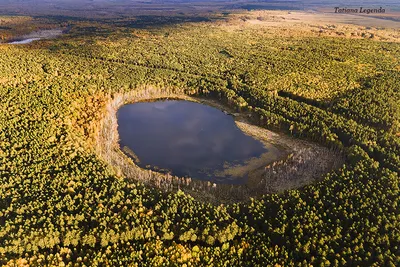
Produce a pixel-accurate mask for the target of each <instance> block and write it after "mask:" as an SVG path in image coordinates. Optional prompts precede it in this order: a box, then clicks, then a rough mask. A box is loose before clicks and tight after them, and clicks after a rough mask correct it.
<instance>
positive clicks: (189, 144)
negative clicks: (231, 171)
mask: <svg viewBox="0 0 400 267" xmlns="http://www.w3.org/2000/svg"><path fill="white" fill-rule="evenodd" d="M117 117H118V132H119V136H120V146H121V149H122V150H123V151H124V150H125V151H126V147H128V148H129V149H130V150H131V151H133V152H134V154H135V155H136V157H137V158H138V159H139V162H138V161H137V160H135V162H136V164H137V165H139V166H140V167H143V168H148V169H155V168H154V167H155V166H156V167H157V168H161V169H164V170H169V171H170V172H171V173H172V174H173V175H177V176H181V177H184V176H189V177H191V178H196V179H202V180H208V181H211V182H215V183H230V184H237V183H244V182H245V181H246V177H241V178H237V177H236V178H235V179H231V177H216V176H215V172H216V171H220V170H223V169H224V165H225V167H226V164H227V163H229V164H240V163H243V162H244V161H246V160H248V159H250V158H253V157H259V156H260V155H261V154H263V153H265V152H267V149H266V148H265V147H264V146H263V144H262V143H261V142H260V141H258V140H256V139H254V138H252V137H250V136H248V135H245V134H244V133H243V132H242V131H241V130H240V129H239V128H238V127H237V126H236V124H235V122H234V119H233V117H232V116H230V115H226V114H225V113H224V112H222V111H221V110H219V109H216V108H213V107H210V106H207V105H203V104H199V103H194V102H190V101H180V100H179V101H177V100H166V101H157V102H144V103H134V104H128V105H125V106H123V107H121V108H120V109H119V111H118V113H117ZM124 147H125V148H124ZM127 154H128V155H129V154H131V153H129V152H128V153H127ZM131 157H132V158H135V156H131Z"/></svg>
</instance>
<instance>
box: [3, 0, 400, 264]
mask: <svg viewBox="0 0 400 267" xmlns="http://www.w3.org/2000/svg"><path fill="white" fill-rule="evenodd" d="M10 6H12V5H10ZM24 12H25V11H24ZM77 13H78V11H77ZM114 15H115V14H114ZM332 18H333V15H332ZM335 18H336V19H337V20H335V21H334V22H332V21H327V20H325V17H324V16H323V15H315V14H314V15H311V14H310V13H302V12H290V13H289V11H251V12H241V13H240V12H236V11H235V12H231V13H230V14H227V13H226V12H223V13H219V12H212V14H208V15H207V16H204V14H202V15H200V14H199V15H198V16H193V15H192V16H186V15H182V14H177V15H174V16H137V17H134V16H131V17H125V16H120V17H119V18H114V19H108V18H103V19H101V18H96V19H94V18H79V17H73V18H72V17H47V18H39V17H35V18H33V17H10V16H8V17H2V18H1V19H0V21H1V23H2V24H1V25H0V26H1V28H0V34H1V35H3V36H4V41H7V40H11V39H12V38H15V37H17V36H20V35H24V34H27V33H29V29H32V31H37V30H40V29H43V28H46V29H56V28H59V27H68V29H69V31H68V33H66V34H64V35H62V36H60V37H59V38H56V39H49V40H40V41H36V42H33V43H30V44H27V45H11V44H5V43H2V44H0V52H1V53H0V69H1V71H0V99H1V100H0V109H1V110H2V111H4V112H1V113H0V180H1V181H2V182H1V186H0V264H1V265H4V266H27V265H28V266H84V265H85V266H185V265H186V266H300V265H305V266H311V265H312V266H331V265H332V266H346V265H347V266H398V265H400V254H399V248H400V217H399V216H400V215H399V207H398V205H399V203H400V188H399V173H400V136H399V135H400V92H399V88H400V67H399V62H400V44H399V42H398V39H399V29H398V28H397V27H396V26H393V25H395V23H397V22H395V21H390V22H388V23H393V24H391V25H392V28H387V29H386V28H385V29H383V28H381V27H379V25H378V21H377V20H376V19H375V18H374V19H369V18H364V17H363V18H362V21H360V20H359V18H358V17H357V18H356V17H351V16H347V17H341V18H340V20H339V17H335ZM342 18H343V20H342ZM364 19H366V21H365V20H364ZM349 20H351V21H352V22H354V23H356V22H355V21H356V20H358V22H357V23H359V24H362V25H354V24H345V23H348V22H349ZM385 21H386V20H385ZM370 23H371V24H370ZM396 25H397V24H396ZM30 27H31V28H30ZM388 27H389V26H388ZM16 29H17V31H15V30H16ZM149 88H150V89H151V90H144V89H149ZM151 92H156V93H157V96H160V95H162V96H169V97H170V96H174V95H178V96H179V97H189V96H190V97H196V98H202V99H203V98H204V99H206V100H207V101H210V102H209V103H214V104H215V105H222V106H224V107H226V108H227V109H229V111H230V113H239V114H240V115H238V119H240V117H241V116H244V115H248V114H250V115H251V124H252V125H257V126H259V127H261V128H262V129H261V130H260V129H259V128H256V130H257V131H256V132H257V133H255V132H254V131H253V134H259V137H260V138H266V136H267V137H268V135H269V136H270V137H271V136H272V132H274V133H276V135H277V136H280V137H281V138H280V139H279V140H292V141H287V142H285V144H286V145H288V144H290V146H295V144H308V145H307V146H308V147H309V148H311V149H309V150H308V152H307V151H305V152H304V151H303V152H304V153H303V154H302V153H292V154H293V155H291V156H290V155H289V156H288V158H287V159H286V160H283V161H278V162H274V163H272V164H270V165H269V166H265V168H264V170H262V171H263V172H265V173H264V174H265V176H264V177H266V178H272V179H269V180H268V181H269V182H265V180H264V183H262V184H261V185H260V183H257V182H259V181H256V182H255V183H254V187H253V188H252V189H254V190H258V189H259V188H261V187H262V186H263V189H266V190H267V191H260V193H261V194H256V195H257V197H256V198H248V197H249V195H248V194H243V195H240V194H241V193H243V190H241V188H237V187H235V186H233V185H232V186H231V188H225V189H224V190H223V191H218V190H219V189H220V187H218V186H216V187H214V186H213V185H208V184H207V183H196V182H195V181H194V182H193V184H192V183H191V181H190V180H187V179H181V178H179V177H170V176H168V175H164V174H161V173H157V172H152V171H145V170H142V169H139V168H132V165H131V162H128V163H127V164H126V168H125V169H123V168H121V166H119V165H118V164H124V163H125V162H126V160H127V159H126V155H125V154H124V153H123V152H122V151H120V150H119V149H116V147H115V144H116V142H117V136H116V135H115V134H113V133H115V131H112V130H113V127H111V128H110V127H105V126H107V124H108V125H109V126H110V125H111V126H115V118H114V117H113V116H110V114H111V115H112V114H113V112H115V108H116V107H117V106H118V105H119V104H121V103H123V102H124V101H125V100H127V99H124V96H125V97H127V96H128V97H129V98H130V99H129V101H135V100H138V99H146V98H151V97H152V95H151V94H152V93H151ZM153 96H154V95H153ZM113 104H115V106H113ZM243 114H244V115H243ZM245 118H247V119H248V118H249V117H248V116H247V117H246V116H245ZM113 120H114V121H113ZM248 122H249V121H239V120H238V121H237V123H238V124H239V125H240V126H241V127H242V129H243V130H244V131H248V130H254V128H253V127H254V126H252V125H249V123H248ZM107 129H108V130H109V129H111V131H107ZM104 137H107V138H108V139H104ZM102 138H103V139H102ZM110 140H111V141H110ZM279 140H277V141H279ZM293 140H295V141H293ZM290 142H293V143H290ZM302 147H304V146H299V149H300V148H302ZM314 148H315V149H314ZM325 151H326V153H325ZM294 152H296V151H294ZM300 152H301V151H300ZM328 153H329V155H328ZM331 155H334V156H333V157H332V156H331ZM335 155H338V156H337V157H336V156H335ZM303 156H304V157H303ZM123 157H125V158H123ZM324 157H327V158H330V159H332V158H333V159H337V161H336V163H337V165H336V166H332V165H335V164H330V165H329V164H327V165H324V164H323V163H324V162H327V161H324V160H322V161H321V159H324ZM332 162H333V163H335V161H332ZM313 164H314V165H315V164H318V165H321V166H317V167H318V168H319V169H321V168H322V169H324V171H322V172H317V173H313V170H315V169H316V168H312V167H315V166H313ZM328 165H329V166H328ZM332 167H334V168H332ZM299 172H302V173H303V176H302V177H301V179H300V180H299V181H300V182H299V183H297V184H296V183H294V184H293V183H292V184H291V183H290V181H296V179H293V177H295V176H296V175H299ZM304 173H305V175H304ZM300 176H301V175H300ZM154 177H157V178H159V179H156V180H154V182H156V183H159V184H156V185H155V186H150V185H152V184H151V183H148V181H151V182H152V180H151V179H152V178H154ZM296 177H298V176H296ZM275 178H277V179H275ZM280 178H282V179H280ZM310 178H311V179H310ZM310 180H312V183H310V182H311V181H310ZM171 181H175V182H176V183H171ZM149 184H150V185H149ZM168 184H173V186H171V188H167V189H165V186H166V185H168ZM163 186H164V187H163ZM228 189H229V190H231V191H230V192H233V193H232V194H237V196H239V197H242V199H241V200H243V201H241V202H238V203H237V202H235V201H227V203H229V204H216V203H215V202H214V201H213V199H212V198H211V197H210V198H207V194H206V193H207V192H213V191H212V190H214V192H213V193H214V194H217V195H218V194H220V193H221V194H223V192H229V190H228ZM237 196H236V195H235V200H237ZM234 202H235V203H234Z"/></svg>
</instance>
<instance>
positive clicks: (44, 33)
mask: <svg viewBox="0 0 400 267" xmlns="http://www.w3.org/2000/svg"><path fill="white" fill-rule="evenodd" d="M62 33H63V31H62V30H61V29H52V30H41V31H37V32H32V33H30V34H27V35H23V36H20V37H19V38H16V39H15V41H12V42H9V44H29V43H31V42H33V41H37V40H41V39H51V38H56V37H58V36H60V35H61V34H62Z"/></svg>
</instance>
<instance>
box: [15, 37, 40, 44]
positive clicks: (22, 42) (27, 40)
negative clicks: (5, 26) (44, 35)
mask: <svg viewBox="0 0 400 267" xmlns="http://www.w3.org/2000/svg"><path fill="white" fill-rule="evenodd" d="M36 40H40V38H28V39H24V40H21V41H14V42H11V43H10V44H29V43H32V42H33V41H36Z"/></svg>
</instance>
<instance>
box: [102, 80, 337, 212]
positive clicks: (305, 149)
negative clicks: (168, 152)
mask: <svg viewBox="0 0 400 267" xmlns="http://www.w3.org/2000/svg"><path fill="white" fill-rule="evenodd" d="M167 99H168V100H186V101H192V102H197V103H202V104H205V105H209V106H212V107H216V108H218V109H220V110H222V111H226V112H229V113H230V114H235V115H234V119H235V123H236V125H237V126H238V127H239V129H240V130H242V131H243V132H244V133H245V134H247V135H250V136H252V137H254V138H256V139H257V140H260V141H261V142H262V143H263V144H268V143H269V144H273V145H276V146H279V147H280V148H284V149H285V153H284V156H283V157H281V158H279V159H277V160H275V161H273V162H268V163H266V164H265V165H264V164H261V165H258V166H257V168H256V169H254V170H252V172H251V173H250V174H249V179H248V182H247V183H246V184H244V185H230V184H215V183H211V182H207V181H202V180H196V179H192V178H184V177H177V176H173V175H170V174H168V173H167V174H165V173H160V172H156V171H153V170H148V169H142V168H140V167H139V166H137V165H136V164H135V163H134V160H133V159H132V158H130V157H129V156H128V155H127V154H126V153H124V152H123V151H122V150H121V149H120V145H119V134H118V121H117V118H116V114H117V111H118V109H119V108H120V107H121V106H123V105H125V104H131V103H136V102H149V101H160V100H167ZM234 112H235V109H234V108H232V107H229V106H227V105H225V104H222V103H219V102H217V101H216V100H213V99H210V98H204V97H199V96H190V95H187V94H186V93H185V92H184V91H183V90H179V89H176V90H172V91H171V90H163V89H158V88H154V87H150V86H147V87H143V88H140V89H139V90H135V91H131V92H129V93H124V94H116V95H114V96H113V97H112V98H111V99H110V100H109V101H108V103H107V105H106V108H105V110H104V116H103V119H102V120H101V121H100V122H99V125H98V131H97V136H96V137H95V144H96V147H95V150H96V153H97V154H98V156H99V157H100V158H101V159H102V160H103V161H104V162H105V163H107V165H108V166H110V167H111V168H112V169H113V171H114V172H115V174H116V175H117V176H118V177H120V178H123V179H128V180H133V181H136V182H140V183H143V184H145V185H147V186H150V187H156V188H158V189H160V190H162V191H164V192H176V191H178V190H181V191H184V192H185V193H187V194H190V195H192V196H193V197H194V198H196V199H198V200H200V201H204V202H209V203H213V204H221V203H234V202H240V201H246V200H248V199H249V198H250V197H259V196H262V195H264V194H269V193H282V192H283V191H285V190H288V189H296V188H299V187H302V186H304V185H307V184H311V183H313V182H315V181H317V180H318V179H319V178H321V177H322V176H323V174H325V173H328V172H329V171H331V170H332V169H337V168H339V167H340V166H341V165H342V163H343V161H344V159H343V158H342V157H341V156H339V155H338V154H337V153H334V152H332V151H330V150H329V149H328V148H325V147H322V146H319V145H317V144H314V143H311V142H308V141H304V140H299V139H295V138H292V137H289V136H286V135H284V134H280V133H276V132H272V131H270V130H267V129H265V128H261V127H259V126H256V125H254V124H252V123H251V120H250V117H249V115H251V113H250V112H247V111H246V112H240V113H234ZM250 165H251V164H250ZM299 165H300V166H303V167H300V168H299ZM297 170H301V171H297ZM232 171H235V170H232Z"/></svg>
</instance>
